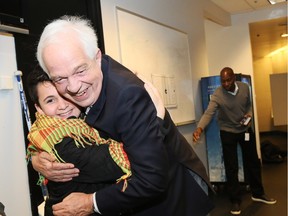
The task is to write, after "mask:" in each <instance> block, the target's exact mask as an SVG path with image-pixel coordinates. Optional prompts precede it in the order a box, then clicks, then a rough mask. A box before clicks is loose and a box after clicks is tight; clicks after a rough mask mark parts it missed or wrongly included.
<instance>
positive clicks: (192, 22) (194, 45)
mask: <svg viewBox="0 0 288 216" xmlns="http://www.w3.org/2000/svg"><path fill="white" fill-rule="evenodd" d="M116 7H120V8H122V9H125V10H128V11H131V12H134V13H136V14H138V15H142V16H144V17H147V18H150V19H152V20H154V21H157V22H159V23H161V24H164V25H167V26H170V27H172V28H175V29H178V30H180V31H183V32H185V33H187V34H188V40H189V52H190V62H191V72H192V80H191V83H192V88H193V96H194V102H195V116H196V120H197V119H199V118H200V116H201V114H202V104H201V92H200V86H199V80H200V78H201V77H202V76H205V75H208V61H207V52H206V43H205V28H204V16H206V17H210V18H211V17H213V18H214V19H217V20H218V21H219V22H220V23H226V24H227V23H231V20H230V16H229V15H228V14H227V12H225V11H223V10H221V9H220V8H218V7H217V6H215V5H214V4H213V3H211V1H208V0H181V1H177V0H157V1H155V0H145V1H143V0H121V1H119V0H102V1H101V10H102V19H103V29H104V40H105V51H106V53H107V54H108V55H110V56H112V57H113V58H114V59H116V60H118V61H120V60H121V56H120V50H119V41H118V31H117V17H116V12H115V10H116ZM143 61H145V62H147V63H149V59H143ZM179 129H180V131H181V133H182V134H183V135H184V136H185V137H186V139H187V140H188V141H189V142H190V144H191V145H192V132H193V131H194V129H195V124H189V125H185V126H181V127H179ZM200 143H202V145H196V146H193V147H194V149H195V151H196V152H197V153H198V155H199V156H200V158H201V160H202V161H203V162H204V164H205V165H206V164H207V159H206V146H205V143H204V142H203V140H201V142H200Z"/></svg>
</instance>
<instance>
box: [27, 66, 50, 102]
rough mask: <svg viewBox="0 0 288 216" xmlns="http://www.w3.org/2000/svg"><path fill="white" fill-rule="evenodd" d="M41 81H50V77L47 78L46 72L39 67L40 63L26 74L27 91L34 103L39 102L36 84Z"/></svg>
mask: <svg viewBox="0 0 288 216" xmlns="http://www.w3.org/2000/svg"><path fill="white" fill-rule="evenodd" d="M43 82H51V83H52V81H51V79H50V78H49V76H48V74H47V73H46V72H45V71H43V69H42V68H41V67H40V65H36V67H35V68H34V70H33V71H32V72H30V73H29V74H28V76H27V85H28V93H29V96H30V98H31V100H32V102H33V103H34V104H37V105H38V106H39V105H40V104H39V97H38V91H37V85H38V84H39V83H43Z"/></svg>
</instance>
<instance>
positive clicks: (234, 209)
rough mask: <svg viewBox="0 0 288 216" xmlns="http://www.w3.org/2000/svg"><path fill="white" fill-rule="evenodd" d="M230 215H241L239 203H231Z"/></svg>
mask: <svg viewBox="0 0 288 216" xmlns="http://www.w3.org/2000/svg"><path fill="white" fill-rule="evenodd" d="M230 213H231V214H232V215H240V214H241V210H240V206H239V203H232V208H231V211H230Z"/></svg>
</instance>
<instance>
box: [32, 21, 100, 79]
mask: <svg viewBox="0 0 288 216" xmlns="http://www.w3.org/2000/svg"><path fill="white" fill-rule="evenodd" d="M67 30H69V31H71V32H75V33H76V34H75V36H76V37H77V38H78V39H79V41H80V42H81V43H82V45H83V49H84V52H85V53H86V55H87V56H88V57H89V58H91V59H92V58H94V57H95V55H96V53H97V51H98V49H99V48H98V38H97V35H96V32H95V30H94V28H93V27H92V24H91V22H90V21H89V20H87V19H84V18H82V17H79V16H67V15H65V16H62V17H60V18H59V19H56V20H54V21H52V22H50V23H49V24H48V25H47V26H46V27H45V28H44V30H43V32H42V34H41V37H40V40H39V43H38V47H37V54H36V56H37V60H38V62H39V64H40V66H41V67H42V69H43V70H44V71H45V72H46V73H47V72H48V71H47V67H46V66H45V64H44V61H43V49H44V48H45V47H46V46H47V45H49V44H51V43H56V42H57V43H60V44H61V40H63V37H58V36H59V34H60V33H63V32H66V31H67ZM59 49H61V47H59Z"/></svg>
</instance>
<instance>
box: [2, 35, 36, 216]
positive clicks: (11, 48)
mask: <svg viewBox="0 0 288 216" xmlns="http://www.w3.org/2000/svg"><path fill="white" fill-rule="evenodd" d="M16 71H17V63H16V52H15V42H14V37H13V36H12V35H9V34H5V33H0V119H1V121H0V137H1V141H0V170H1V180H0V202H2V203H3V204H4V205H5V213H6V215H8V216H10V215H11V216H13V215H25V216H30V215H32V210H31V203H30V191H29V182H28V170H27V164H26V160H25V156H26V148H25V138H24V129H23V123H22V111H21V103H20V94H19V90H18V87H17V80H16V77H15V76H14V72H16ZM35 184H36V183H35Z"/></svg>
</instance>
